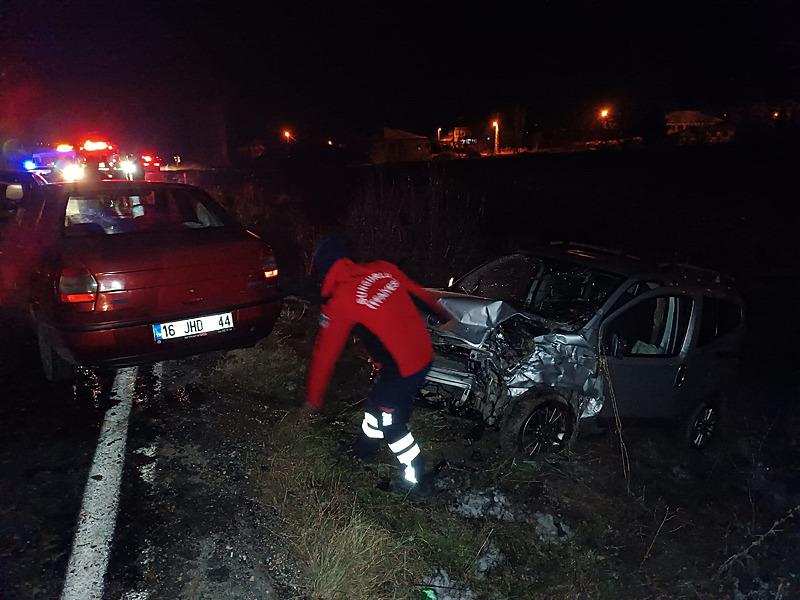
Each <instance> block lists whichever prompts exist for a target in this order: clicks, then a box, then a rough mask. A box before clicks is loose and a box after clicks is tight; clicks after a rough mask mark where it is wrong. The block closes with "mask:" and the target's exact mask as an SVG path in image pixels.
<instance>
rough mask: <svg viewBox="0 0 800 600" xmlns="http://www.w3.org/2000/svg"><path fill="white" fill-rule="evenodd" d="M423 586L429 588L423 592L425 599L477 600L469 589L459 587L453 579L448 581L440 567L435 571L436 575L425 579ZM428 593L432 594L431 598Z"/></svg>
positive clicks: (447, 576)
mask: <svg viewBox="0 0 800 600" xmlns="http://www.w3.org/2000/svg"><path fill="white" fill-rule="evenodd" d="M423 585H424V586H426V587H428V588H431V589H428V590H425V592H427V596H423V597H427V598H431V597H432V598H436V600H478V596H477V595H476V594H475V592H473V591H472V590H471V589H469V588H467V587H465V586H462V585H460V584H459V583H458V582H457V581H455V580H454V579H450V575H449V574H448V572H447V571H445V570H444V569H442V568H441V567H440V568H438V569H436V573H435V574H434V575H433V576H431V577H427V578H426V579H425V581H424V582H423ZM430 592H433V594H434V595H433V596H431V594H430Z"/></svg>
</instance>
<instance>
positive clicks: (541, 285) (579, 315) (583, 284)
mask: <svg viewBox="0 0 800 600" xmlns="http://www.w3.org/2000/svg"><path fill="white" fill-rule="evenodd" d="M623 279H624V278H623V277H621V276H619V275H613V274H611V273H606V272H603V271H599V270H597V269H593V268H591V267H589V266H587V265H581V264H577V263H571V262H567V261H560V260H556V259H551V258H542V257H537V256H530V255H525V254H512V255H510V256H504V257H502V258H499V259H497V260H495V261H492V262H490V263H488V264H486V265H484V266H482V267H479V268H478V269H476V270H475V271H473V272H472V273H469V274H468V275H466V276H465V277H463V278H462V279H461V280H460V281H459V282H458V283H457V284H456V286H455V287H456V289H457V290H458V291H460V292H464V293H466V294H472V295H475V296H482V297H484V298H491V299H493V300H503V301H505V302H509V303H510V304H513V305H514V306H515V307H517V308H518V309H521V310H524V311H526V312H530V313H533V314H535V315H538V316H541V317H543V318H545V319H547V320H549V321H554V322H558V323H571V324H576V325H583V324H584V323H585V322H586V321H588V320H589V319H590V318H591V317H592V315H594V314H595V313H596V312H597V310H598V309H599V308H600V307H601V306H602V305H603V303H604V302H605V301H606V299H607V298H608V296H609V295H610V294H611V293H612V292H613V291H614V290H615V289H617V287H618V286H619V285H620V284H621V283H622V282H623Z"/></svg>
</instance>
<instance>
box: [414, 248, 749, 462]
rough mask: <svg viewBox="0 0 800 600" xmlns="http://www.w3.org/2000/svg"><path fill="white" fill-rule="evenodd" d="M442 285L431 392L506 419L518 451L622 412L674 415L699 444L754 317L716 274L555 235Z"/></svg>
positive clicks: (510, 443)
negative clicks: (554, 240)
mask: <svg viewBox="0 0 800 600" xmlns="http://www.w3.org/2000/svg"><path fill="white" fill-rule="evenodd" d="M431 291H432V293H434V294H435V295H436V296H437V297H438V298H439V301H440V302H441V303H442V304H443V305H445V306H446V307H447V308H448V309H449V310H450V312H451V313H452V314H453V315H454V316H455V319H454V320H453V321H451V322H449V323H447V324H444V325H437V324H434V323H431V324H430V325H429V328H430V331H431V336H432V338H433V343H434V348H435V352H436V357H435V359H434V363H433V368H432V369H431V371H430V374H429V375H428V380H427V382H426V385H425V387H424V388H423V390H422V397H423V399H424V400H425V401H426V402H427V403H433V404H438V405H443V406H447V407H448V408H450V409H451V410H453V411H454V412H457V413H460V414H464V415H470V416H475V417H478V418H479V419H481V420H482V421H483V422H484V423H485V424H486V425H489V426H494V427H497V428H498V429H499V430H500V439H501V443H502V445H503V447H504V448H505V449H506V450H508V451H509V452H512V453H514V454H517V455H523V456H533V455H536V454H538V453H541V452H552V451H559V450H563V449H564V448H566V447H568V446H569V445H571V444H572V443H573V441H574V440H575V439H576V437H577V435H578V432H579V430H585V429H587V428H589V427H592V428H596V427H598V426H600V427H603V426H608V425H609V424H613V423H616V422H621V423H622V424H625V425H627V424H636V423H645V422H663V423H672V424H676V423H677V424H679V425H680V432H681V437H682V440H683V442H684V443H685V444H687V445H689V446H691V447H694V448H698V449H700V448H704V447H705V446H706V445H707V444H708V443H709V442H710V441H711V440H712V439H713V438H714V437H715V433H716V431H717V425H718V423H719V419H720V417H721V414H722V411H723V408H724V394H723V392H724V388H725V384H726V383H727V382H729V381H730V380H731V378H732V377H733V375H734V373H735V371H736V368H737V359H738V356H739V351H740V348H741V342H742V335H743V329H744V328H743V323H744V319H743V316H744V311H743V303H742V300H741V299H740V297H739V296H738V295H737V293H736V292H735V291H734V290H733V289H732V288H731V287H730V286H729V285H728V284H727V283H725V282H724V281H723V280H722V278H721V277H720V276H719V275H718V274H716V273H714V272H710V271H707V270H704V269H699V268H697V267H692V266H688V265H677V266H674V265H673V266H670V267H664V266H661V267H656V266H650V265H647V264H646V263H644V262H643V261H641V260H639V259H637V258H635V257H632V256H628V255H624V254H622V253H620V252H615V251H611V250H606V249H602V248H597V247H594V246H587V245H580V244H563V243H558V244H554V245H551V246H547V247H543V248H540V249H538V250H535V251H531V252H518V253H515V254H511V255H508V256H504V257H502V258H499V259H497V260H494V261H492V262H489V263H487V264H485V265H483V266H481V267H479V268H477V269H475V270H474V271H472V272H470V273H468V274H467V275H465V276H464V277H462V278H460V279H459V280H458V281H452V280H451V283H450V286H449V289H448V290H446V291H437V290H431Z"/></svg>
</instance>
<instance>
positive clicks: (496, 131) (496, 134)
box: [492, 121, 500, 154]
mask: <svg viewBox="0 0 800 600" xmlns="http://www.w3.org/2000/svg"><path fill="white" fill-rule="evenodd" d="M492 127H494V153H495V154H499V153H500V121H492Z"/></svg>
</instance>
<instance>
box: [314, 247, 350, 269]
mask: <svg viewBox="0 0 800 600" xmlns="http://www.w3.org/2000/svg"><path fill="white" fill-rule="evenodd" d="M347 257H348V252H347V245H346V244H345V243H344V240H342V239H340V238H325V239H322V240H320V241H319V242H317V243H316V245H315V247H314V258H313V259H312V261H311V264H312V266H313V268H314V271H315V272H316V273H318V274H319V276H320V277H325V276H326V275H327V274H328V271H329V270H330V268H331V267H332V266H333V263H335V262H336V261H337V260H339V259H340V258H347Z"/></svg>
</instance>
